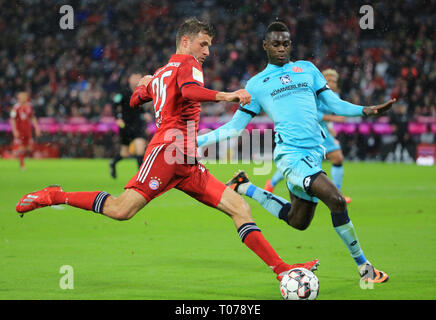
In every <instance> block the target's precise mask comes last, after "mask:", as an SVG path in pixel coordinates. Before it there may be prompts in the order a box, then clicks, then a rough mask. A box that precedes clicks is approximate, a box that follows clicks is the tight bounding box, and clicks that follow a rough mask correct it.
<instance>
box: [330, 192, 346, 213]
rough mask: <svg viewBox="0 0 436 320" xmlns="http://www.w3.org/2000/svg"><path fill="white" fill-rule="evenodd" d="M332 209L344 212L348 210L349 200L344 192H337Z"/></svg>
mask: <svg viewBox="0 0 436 320" xmlns="http://www.w3.org/2000/svg"><path fill="white" fill-rule="evenodd" d="M332 207H333V208H331V210H332V211H333V212H343V211H345V210H347V202H346V201H345V198H344V196H343V195H342V194H337V195H334V196H333V199H332Z"/></svg>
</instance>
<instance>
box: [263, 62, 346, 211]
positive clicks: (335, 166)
mask: <svg viewBox="0 0 436 320" xmlns="http://www.w3.org/2000/svg"><path fill="white" fill-rule="evenodd" d="M322 75H323V76H324V78H325V79H326V81H327V84H328V86H329V87H330V89H331V90H332V91H333V92H334V93H336V94H338V96H339V88H338V79H339V74H338V73H337V71H336V70H334V69H326V70H324V71H323V72H322ZM326 109H327V108H326V107H325V106H324V105H323V104H322V103H320V106H319V107H318V120H319V124H320V125H321V128H322V130H323V131H324V134H325V140H324V142H323V143H322V146H323V147H324V148H325V153H326V158H327V159H328V160H330V161H331V163H332V167H331V169H330V175H331V177H332V181H333V183H334V184H335V185H336V187H337V188H338V189H339V190H341V187H342V181H343V179H344V167H343V161H344V155H343V153H342V150H341V145H340V144H339V141H338V140H336V139H335V137H336V132H335V130H334V128H333V126H331V125H332V124H333V123H332V122H344V121H345V117H342V116H337V115H334V114H328V113H324V112H326ZM327 112H328V111H327ZM283 179H284V177H283V174H282V173H281V172H280V170H277V171H276V172H275V173H274V175H273V176H272V178H271V179H269V180H268V181H267V182H266V183H265V188H264V189H265V190H266V191H269V192H271V193H272V192H274V188H275V186H276V185H277V183H279V182H280V181H282V180H283ZM344 199H345V201H346V202H347V203H350V202H351V198H350V197H346V196H344Z"/></svg>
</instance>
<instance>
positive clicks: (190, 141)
mask: <svg viewBox="0 0 436 320" xmlns="http://www.w3.org/2000/svg"><path fill="white" fill-rule="evenodd" d="M203 82H204V81H203V69H202V67H201V64H200V63H199V62H198V61H197V60H196V59H195V58H194V57H193V56H192V55H185V54H174V55H172V56H171V59H170V60H169V61H168V63H167V64H166V65H165V66H163V67H161V68H159V69H158V70H157V71H156V72H155V73H154V75H153V78H152V79H151V81H150V83H149V84H148V86H147V87H145V86H140V87H137V88H136V89H135V92H134V93H133V95H132V98H131V100H130V105H131V106H136V105H138V104H141V103H144V102H146V101H149V100H153V104H154V110H155V114H156V126H157V130H156V133H155V135H154V137H153V139H152V140H151V141H150V143H149V145H148V147H147V148H148V149H149V148H153V147H155V146H156V145H162V144H172V145H174V146H175V147H177V149H178V150H180V151H182V152H183V153H184V154H185V155H187V156H189V157H195V156H196V154H197V130H198V122H199V121H200V101H215V96H216V93H217V91H213V90H208V89H205V88H203V86H204V83H203ZM192 87H196V88H202V89H203V91H202V92H203V93H205V94H203V95H198V94H197V95H188V94H187V93H188V92H192V90H188V89H184V88H192ZM190 97H192V98H191V99H190Z"/></svg>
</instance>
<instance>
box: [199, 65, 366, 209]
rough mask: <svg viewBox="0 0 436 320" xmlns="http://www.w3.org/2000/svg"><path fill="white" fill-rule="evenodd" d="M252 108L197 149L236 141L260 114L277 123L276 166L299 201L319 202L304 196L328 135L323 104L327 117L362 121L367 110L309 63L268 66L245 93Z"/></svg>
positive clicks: (205, 137)
mask: <svg viewBox="0 0 436 320" xmlns="http://www.w3.org/2000/svg"><path fill="white" fill-rule="evenodd" d="M245 89H246V90H247V91H248V92H249V93H250V95H251V103H250V104H249V105H246V106H243V107H242V106H241V107H240V108H239V110H238V111H236V113H235V115H234V116H233V118H232V120H230V121H229V122H228V123H226V124H225V125H223V126H221V127H220V128H218V129H216V130H214V131H212V132H209V133H207V134H205V135H202V136H199V137H198V138H197V144H198V146H202V145H207V144H211V143H216V142H218V141H221V140H224V139H227V138H229V137H235V136H238V135H239V134H240V133H241V132H242V130H243V129H244V128H245V127H246V126H247V124H248V122H249V121H250V120H251V119H252V117H254V116H256V115H257V114H259V113H260V112H261V111H262V110H263V111H265V113H266V114H267V115H268V116H269V117H270V118H271V119H272V120H273V121H274V130H275V131H276V136H275V142H276V148H275V150H274V160H275V162H276V165H277V168H279V170H280V171H281V172H282V173H283V174H284V176H285V177H286V179H287V181H288V187H289V188H290V190H292V191H293V192H294V194H295V195H297V196H299V197H302V198H303V199H306V200H309V201H314V202H316V201H317V199H316V198H313V197H312V196H310V195H309V194H307V193H306V190H308V189H309V188H310V185H311V179H310V176H312V175H314V174H317V173H318V172H321V171H322V169H321V162H322V157H323V148H322V147H321V144H322V143H323V141H324V138H325V134H324V130H322V129H321V126H320V124H319V118H318V108H319V107H320V104H321V103H322V104H324V105H325V109H326V113H333V114H336V115H341V116H361V115H363V112H362V111H363V106H358V105H354V104H352V103H349V102H346V101H344V100H341V99H340V98H339V97H338V96H337V95H336V94H335V93H333V91H332V90H330V88H329V86H328V85H327V81H326V80H325V79H324V76H323V75H322V74H321V72H320V71H319V70H318V69H317V68H316V67H315V66H314V65H313V64H312V63H311V62H309V61H302V60H300V61H296V62H289V63H287V64H285V65H283V66H281V67H280V66H277V65H273V64H268V65H267V67H266V68H265V69H264V70H263V71H262V72H260V73H258V74H257V75H255V76H254V77H252V78H251V79H250V80H249V81H248V82H247V85H246V88H245Z"/></svg>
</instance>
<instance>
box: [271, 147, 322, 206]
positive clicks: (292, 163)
mask: <svg viewBox="0 0 436 320" xmlns="http://www.w3.org/2000/svg"><path fill="white" fill-rule="evenodd" d="M324 151H325V150H324V148H323V147H321V146H318V147H315V148H298V147H292V146H289V145H283V144H277V145H276V148H275V150H274V161H275V164H276V166H277V168H278V169H279V170H280V171H281V172H282V174H283V176H284V177H285V178H286V182H287V186H288V189H289V191H290V192H292V194H294V195H295V196H297V197H298V198H301V199H304V200H307V201H311V202H314V203H317V202H318V198H316V197H314V196H312V195H310V194H308V193H307V191H306V190H307V189H308V188H309V187H310V186H311V184H312V181H311V176H313V175H314V174H316V173H319V172H323V170H322V168H321V164H322V160H323V158H324V156H325V154H324Z"/></svg>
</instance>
